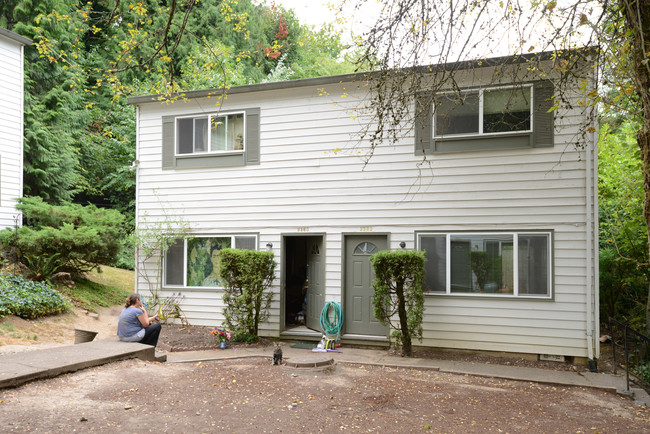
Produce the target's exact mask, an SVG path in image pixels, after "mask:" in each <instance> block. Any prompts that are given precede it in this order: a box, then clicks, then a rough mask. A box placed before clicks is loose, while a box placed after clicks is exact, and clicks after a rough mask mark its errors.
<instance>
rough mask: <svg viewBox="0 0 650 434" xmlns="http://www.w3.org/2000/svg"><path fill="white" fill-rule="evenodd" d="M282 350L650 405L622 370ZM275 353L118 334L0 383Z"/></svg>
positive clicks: (295, 355)
mask: <svg viewBox="0 0 650 434" xmlns="http://www.w3.org/2000/svg"><path fill="white" fill-rule="evenodd" d="M282 351H283V355H284V358H285V359H287V360H289V361H305V360H309V359H319V358H322V357H323V356H325V355H326V356H328V357H332V358H333V359H334V360H335V361H336V362H337V363H341V364H363V365H374V366H390V367H403V368H414V369H430V370H437V371H440V372H448V373H453V374H461V375H476V376H482V377H491V378H502V379H508V380H517V381H527V382H535V383H543V384H552V385H566V386H579V387H591V388H597V389H601V390H606V391H609V392H612V393H620V394H624V395H632V397H633V398H634V399H635V400H636V401H638V402H640V403H645V404H646V405H648V406H650V396H648V394H647V393H645V392H644V391H643V390H641V389H632V394H630V393H628V392H627V391H626V390H625V389H626V385H625V376H623V375H620V376H614V375H610V374H603V373H592V372H573V371H554V370H550V369H541V368H526V367H520V366H508V365H498V364H487V363H472V362H458V361H451V360H437V359H416V358H404V357H399V356H393V355H390V354H388V353H387V352H386V350H376V349H359V348H342V349H341V352H340V353H337V352H328V353H313V352H312V351H311V350H308V349H299V348H291V344H290V343H284V344H283V345H282ZM272 353H273V348H272V347H266V348H228V349H225V350H210V351H186V352H170V353H168V354H166V355H162V356H160V355H158V356H157V354H156V351H155V349H154V347H151V346H149V345H143V344H139V343H126V342H119V341H118V340H117V339H105V340H99V341H94V342H87V343H83V344H77V345H66V346H60V347H52V348H45V349H39V350H34V351H25V352H20V353H15V354H5V355H0V388H4V387H16V386H19V385H21V384H24V383H27V382H29V381H32V380H38V379H44V378H50V377H55V376H57V375H61V374H64V373H68V372H73V371H76V370H79V369H84V368H90V367H93V366H98V365H102V364H105V363H110V362H115V361H119V360H124V359H130V358H139V359H143V360H149V361H165V359H166V360H167V362H170V363H189V362H193V363H196V362H203V361H209V360H228V359H239V358H247V357H265V358H268V359H269V361H270V360H271V357H272Z"/></svg>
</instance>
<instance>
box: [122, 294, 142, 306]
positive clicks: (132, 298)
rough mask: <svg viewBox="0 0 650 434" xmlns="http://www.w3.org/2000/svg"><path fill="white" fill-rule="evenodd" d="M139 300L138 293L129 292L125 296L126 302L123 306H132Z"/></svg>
mask: <svg viewBox="0 0 650 434" xmlns="http://www.w3.org/2000/svg"><path fill="white" fill-rule="evenodd" d="M139 300H140V295H139V294H131V295H129V296H128V297H126V304H125V305H124V307H129V306H133V305H134V304H136V303H137V302H138V301H139Z"/></svg>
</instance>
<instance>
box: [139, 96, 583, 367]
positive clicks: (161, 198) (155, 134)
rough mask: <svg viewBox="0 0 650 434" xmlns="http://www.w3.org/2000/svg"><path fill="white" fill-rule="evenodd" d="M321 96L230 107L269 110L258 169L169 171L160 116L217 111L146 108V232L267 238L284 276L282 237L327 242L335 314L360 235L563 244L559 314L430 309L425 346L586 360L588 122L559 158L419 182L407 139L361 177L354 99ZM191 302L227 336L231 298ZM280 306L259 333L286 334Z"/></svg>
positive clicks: (438, 299) (520, 155) (526, 308)
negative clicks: (226, 306)
mask: <svg viewBox="0 0 650 434" xmlns="http://www.w3.org/2000/svg"><path fill="white" fill-rule="evenodd" d="M321 87H325V88H326V90H327V92H328V94H329V95H328V96H319V93H320V91H319V90H318V89H317V88H316V87H314V88H294V89H288V90H277V91H264V92H255V93H245V94H238V95H230V96H229V97H228V99H227V100H226V101H224V105H223V109H224V110H230V109H238V108H248V107H260V108H261V145H260V146H261V164H260V165H258V166H246V167H231V168H218V169H200V170H199V169H192V170H161V116H163V115H170V114H178V115H181V114H187V113H196V112H197V111H202V110H205V111H210V110H213V105H214V103H215V99H200V100H190V101H189V102H176V103H174V104H171V105H162V104H159V103H149V104H142V105H140V108H139V109H140V112H139V113H140V115H139V126H138V127H139V134H138V140H139V157H138V158H139V161H140V166H139V170H138V171H139V173H138V180H139V184H138V217H139V219H142V218H143V216H144V215H147V216H148V217H147V218H149V219H151V218H159V217H162V212H161V208H164V209H165V212H166V213H167V214H168V215H172V216H181V217H183V218H184V219H185V220H186V221H187V222H189V223H190V225H191V227H192V231H193V232H194V233H197V234H209V233H240V232H258V233H260V241H259V247H260V248H264V246H265V245H266V244H267V242H269V241H270V242H272V243H273V249H274V251H275V253H276V259H277V260H278V262H281V259H282V258H281V255H280V246H281V239H282V234H298V233H299V231H300V230H308V231H309V232H311V233H325V234H326V237H325V243H326V279H325V280H326V299H327V300H337V301H340V300H341V287H342V282H343V276H342V265H341V261H342V257H341V255H342V239H343V235H342V234H344V233H365V232H361V231H362V227H363V228H365V229H370V230H372V231H373V232H376V233H390V234H391V235H390V238H389V240H390V247H391V249H398V248H399V243H400V242H401V241H404V242H406V246H407V248H413V247H414V245H415V231H426V230H436V231H446V230H449V231H459V230H486V231H488V230H532V229H545V230H553V231H554V240H555V242H554V246H553V247H554V249H553V253H554V257H553V261H554V270H555V275H554V286H553V288H554V297H553V300H530V299H528V300H526V299H497V298H485V297H484V298H473V297H458V296H434V295H430V296H427V298H426V303H425V305H426V314H425V320H424V341H423V345H427V346H434V347H448V348H465V349H481V350H495V351H511V352H528V353H542V354H560V355H573V356H587V344H586V340H587V318H588V316H589V315H590V316H591V319H592V320H593V318H594V314H593V313H591V314H589V313H587V297H588V295H587V293H588V292H589V290H588V289H587V283H588V281H591V282H592V284H593V275H592V277H591V279H590V278H589V277H588V276H587V274H588V268H589V267H588V259H587V257H588V250H589V249H591V248H592V247H593V245H592V241H591V240H590V237H591V236H592V235H591V234H590V232H591V231H592V229H593V228H592V227H590V226H589V225H588V221H587V217H586V211H587V194H588V193H589V192H588V191H587V188H591V189H593V186H591V184H589V183H588V179H589V177H590V176H591V175H590V174H589V172H588V165H587V159H589V158H592V157H593V153H592V152H590V151H589V152H576V151H575V150H574V149H573V147H572V146H571V145H568V144H567V143H568V142H570V141H571V140H574V139H575V137H574V136H573V133H574V132H575V131H576V130H577V128H578V127H577V125H578V124H579V123H580V122H583V118H582V117H581V116H579V115H578V114H577V113H564V115H565V116H564V117H563V118H561V119H559V120H558V121H557V125H556V129H561V130H562V131H568V132H565V133H556V135H555V143H556V145H555V147H554V148H543V149H522V150H510V151H489V152H476V153H457V154H446V155H435V156H430V157H428V158H427V160H428V161H429V163H430V166H427V165H424V166H422V167H423V168H421V169H418V167H417V164H418V163H419V162H421V161H422V158H421V157H416V156H415V155H414V152H413V149H414V139H413V137H412V136H409V137H405V138H404V139H403V140H402V141H401V142H400V143H399V144H397V145H396V146H386V147H382V148H381V149H377V152H376V154H375V155H374V156H373V157H372V159H371V160H370V163H369V164H368V165H367V166H366V167H365V169H364V166H363V161H362V159H361V158H360V156H359V154H358V151H357V148H355V145H356V144H357V143H356V142H355V140H354V134H355V133H356V132H357V131H358V129H359V124H360V123H361V122H363V120H362V119H361V118H357V119H352V118H351V117H350V116H349V114H346V113H345V110H344V109H345V108H350V107H352V106H353V105H354V104H355V103H356V102H358V101H355V99H354V98H355V90H354V89H353V87H354V86H352V85H350V84H348V85H347V86H344V85H328V86H321ZM344 88H345V89H344ZM344 92H345V93H347V96H346V97H345V98H344V97H342V96H341V95H343V94H344ZM592 147H593V143H589V144H588V148H590V149H591V148H592ZM337 148H340V149H341V152H334V150H335V149H337ZM359 149H360V150H361V151H363V146H362V147H361V148H359ZM589 182H591V183H593V180H592V181H589ZM593 191H594V190H591V191H590V192H591V193H593ZM368 227H369V228H368ZM281 267H282V264H281V263H280V267H279V268H278V272H277V273H278V279H277V280H276V285H275V287H274V291H275V292H276V293H278V294H279V292H280V288H279V282H280V280H279V275H280V269H281ZM594 268H595V266H594V264H593V263H592V265H591V268H589V270H590V271H591V272H592V273H593V270H594ZM138 285H139V290H140V291H146V288H145V286H144V285H143V282H142V281H140V282H139V283H138ZM170 292H171V291H170ZM184 294H185V296H186V299H185V301H184V303H183V309H184V311H185V313H186V314H187V315H188V316H189V318H190V321H191V322H192V323H193V324H201V325H217V324H220V323H221V320H222V316H221V314H220V308H221V307H222V301H221V293H216V292H214V291H191V292H189V291H185V292H184ZM279 299H280V297H279V295H278V296H276V297H275V300H276V301H275V302H274V304H273V310H272V316H271V321H270V323H267V324H264V325H263V326H262V329H263V331H262V333H267V334H269V335H275V336H277V335H278V333H279V332H280V330H279V321H280V318H279V315H280V303H279Z"/></svg>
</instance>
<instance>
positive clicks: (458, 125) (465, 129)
mask: <svg viewBox="0 0 650 434" xmlns="http://www.w3.org/2000/svg"><path fill="white" fill-rule="evenodd" d="M531 95H532V87H531V86H509V87H499V88H495V89H480V90H475V91H469V92H450V93H442V94H439V95H436V96H435V99H434V113H435V114H434V136H435V137H443V136H463V135H465V136H467V135H470V136H471V135H482V134H491V133H509V132H518V131H531V130H532V125H531V107H532V105H531ZM481 116H482V117H481Z"/></svg>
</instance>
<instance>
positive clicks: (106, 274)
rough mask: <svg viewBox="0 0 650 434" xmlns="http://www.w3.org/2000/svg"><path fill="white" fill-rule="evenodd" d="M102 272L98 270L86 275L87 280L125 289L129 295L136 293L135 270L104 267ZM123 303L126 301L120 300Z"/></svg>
mask: <svg viewBox="0 0 650 434" xmlns="http://www.w3.org/2000/svg"><path fill="white" fill-rule="evenodd" d="M101 270H102V271H101V273H100V272H99V271H97V270H93V271H90V272H88V273H86V278H87V279H88V280H92V281H93V282H95V283H100V284H102V285H106V286H112V287H114V288H120V289H123V290H124V291H127V292H128V293H129V294H131V293H133V292H134V289H135V273H134V272H133V270H124V269H122V268H115V267H109V266H106V265H102V266H101ZM127 295H128V294H127ZM125 297H126V296H125ZM123 301H124V300H120V303H122V302H123Z"/></svg>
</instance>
